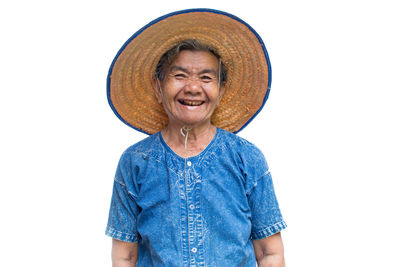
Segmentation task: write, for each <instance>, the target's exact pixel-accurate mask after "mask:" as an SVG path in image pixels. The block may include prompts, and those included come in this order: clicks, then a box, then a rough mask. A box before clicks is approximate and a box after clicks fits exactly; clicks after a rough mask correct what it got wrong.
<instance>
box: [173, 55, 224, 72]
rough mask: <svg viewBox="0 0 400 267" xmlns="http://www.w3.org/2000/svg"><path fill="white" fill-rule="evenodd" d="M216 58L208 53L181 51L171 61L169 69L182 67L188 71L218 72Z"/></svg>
mask: <svg viewBox="0 0 400 267" xmlns="http://www.w3.org/2000/svg"><path fill="white" fill-rule="evenodd" d="M218 64H219V60H218V58H217V57H216V56H215V55H214V54H212V53H211V52H208V51H191V50H183V51H181V52H179V54H178V56H177V57H176V58H175V60H174V61H172V63H171V65H170V67H171V69H173V68H174V67H182V68H185V69H188V70H202V69H214V70H218Z"/></svg>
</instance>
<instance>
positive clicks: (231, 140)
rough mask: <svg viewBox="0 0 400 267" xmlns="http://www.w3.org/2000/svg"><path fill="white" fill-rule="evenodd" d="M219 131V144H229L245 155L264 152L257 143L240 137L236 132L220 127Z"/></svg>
mask: <svg viewBox="0 0 400 267" xmlns="http://www.w3.org/2000/svg"><path fill="white" fill-rule="evenodd" d="M218 131H219V138H218V143H219V145H222V146H228V147H230V148H231V149H232V150H236V151H237V153H239V154H243V155H244V156H245V155H249V154H257V155H259V154H261V155H262V154H263V153H262V152H261V150H260V149H259V148H258V147H257V146H256V145H254V144H253V143H251V142H249V141H248V140H246V139H244V138H243V137H240V136H238V135H236V134H233V133H231V132H228V131H225V130H223V129H219V128H218Z"/></svg>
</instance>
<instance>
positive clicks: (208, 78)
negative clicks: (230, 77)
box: [200, 75, 213, 82]
mask: <svg viewBox="0 0 400 267" xmlns="http://www.w3.org/2000/svg"><path fill="white" fill-rule="evenodd" d="M200 79H201V80H202V81H203V82H211V81H213V77H211V76H208V75H202V76H200Z"/></svg>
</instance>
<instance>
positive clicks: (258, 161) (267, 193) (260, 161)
mask: <svg viewBox="0 0 400 267" xmlns="http://www.w3.org/2000/svg"><path fill="white" fill-rule="evenodd" d="M242 152H244V153H242V155H243V156H242V161H243V170H244V174H245V177H246V194H247V198H248V202H249V206H250V209H251V220H252V229H251V238H252V239H262V238H265V237H268V236H271V235H274V234H276V233H278V232H280V231H281V230H283V229H285V228H286V223H285V222H284V220H283V218H282V215H281V211H280V209H279V205H278V201H277V198H276V195H275V190H274V185H273V182H272V177H271V173H270V170H269V166H268V164H267V161H266V160H265V157H264V155H263V153H262V152H261V150H260V149H258V148H257V147H255V146H254V145H252V144H249V145H247V146H245V148H244V149H242Z"/></svg>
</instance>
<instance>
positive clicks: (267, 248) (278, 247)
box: [253, 233, 285, 267]
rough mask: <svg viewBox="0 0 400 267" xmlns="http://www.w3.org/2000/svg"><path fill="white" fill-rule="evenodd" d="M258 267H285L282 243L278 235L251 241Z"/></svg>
mask: <svg viewBox="0 0 400 267" xmlns="http://www.w3.org/2000/svg"><path fill="white" fill-rule="evenodd" d="M253 247H254V252H255V254H256V259H257V264H258V267H285V258H284V256H283V242H282V237H281V234H280V233H277V234H275V235H272V236H269V237H267V238H263V239H258V240H253Z"/></svg>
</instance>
